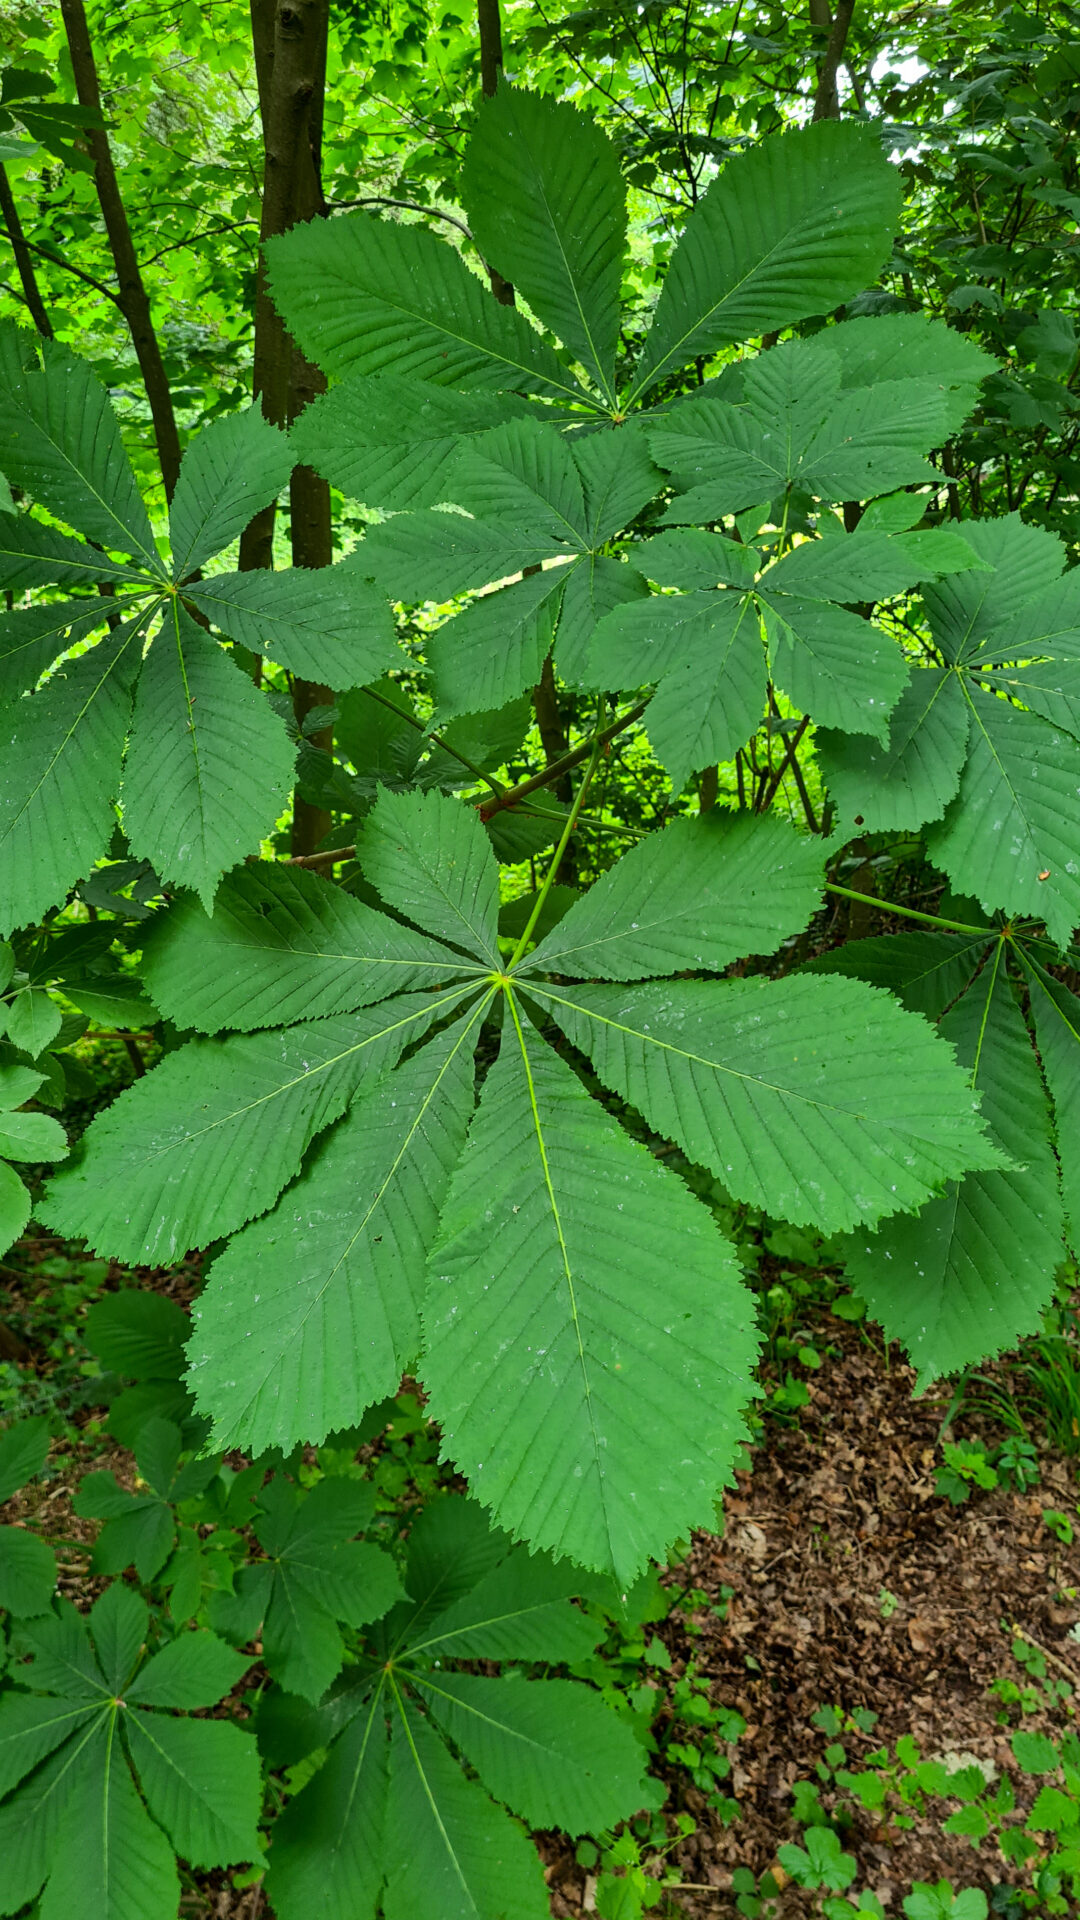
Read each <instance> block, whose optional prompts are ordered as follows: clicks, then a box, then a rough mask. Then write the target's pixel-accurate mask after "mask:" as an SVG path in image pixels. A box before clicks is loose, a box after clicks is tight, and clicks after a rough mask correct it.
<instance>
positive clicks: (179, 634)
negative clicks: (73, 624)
mask: <svg viewBox="0 0 1080 1920" xmlns="http://www.w3.org/2000/svg"><path fill="white" fill-rule="evenodd" d="M94 657H95V658H96V655H95V656H94ZM294 757H295V756H294V749H293V747H292V745H291V743H290V741H289V738H288V735H287V733H286V731H285V727H284V725H283V723H282V721H281V720H279V718H278V716H277V714H275V713H274V712H273V710H272V709H271V708H270V707H269V705H268V704H267V702H266V700H265V698H264V696H263V695H262V694H261V693H260V692H259V691H258V689H257V688H256V687H255V686H254V684H253V683H252V681H251V680H250V679H249V678H248V676H247V674H245V673H244V672H242V670H241V669H240V668H239V667H238V666H237V665H236V663H235V662H234V661H232V660H230V659H228V658H227V656H226V655H225V653H224V652H223V651H222V649H221V648H220V647H219V646H218V645H217V644H216V643H215V642H214V641H213V640H211V639H210V637H209V635H208V634H206V633H204V632H203V630H202V628H201V627H197V626H196V624H195V622H194V620H193V619H192V618H191V616H190V614H188V613H186V612H185V611H184V608H183V607H182V606H181V604H180V602H179V600H177V599H175V598H173V599H172V600H171V601H170V602H169V604H168V606H167V607H166V610H165V614H164V618H163V620H162V625H161V630H160V632H159V633H158V634H157V636H156V637H155V639H154V642H153V645H152V646H151V648H150V653H149V656H148V658H147V661H146V663H145V665H144V667H143V670H142V673H141V674H140V676H139V686H138V691H137V693H136V696H135V711H134V715H133V718H132V727H131V739H130V743H129V745H128V751H127V759H126V762H125V765H124V785H123V795H122V798H123V809H124V828H125V832H126V833H127V837H128V841H129V843H130V846H131V849H132V852H133V853H134V854H135V855H136V856H137V857H139V858H142V859H145V860H149V861H150V863H151V865H152V866H153V867H154V868H155V870H156V871H157V872H158V873H160V874H161V875H162V876H163V878H164V879H166V880H171V881H173V882H174V883H175V884H176V885H177V886H182V887H190V888H192V889H193V891H194V892H196V893H197V894H198V895H199V898H200V899H201V900H202V902H203V905H204V906H205V907H206V908H207V910H208V911H209V909H210V907H211V906H212V905H213V899H214V893H215V891H216V888H217V884H218V881H219V880H220V878H221V875H222V874H223V873H224V871H225V869H226V868H227V867H232V866H235V865H236V863H237V861H238V860H240V859H242V858H243V856H244V854H246V853H253V852H255V851H256V850H257V848H258V845H259V841H260V839H261V836H262V835H263V833H265V832H266V831H267V830H268V828H270V827H271V826H272V825H273V822H274V820H275V819H276V817H277V815H278V814H279V813H280V811H281V809H282V807H283V806H284V804H285V800H286V797H287V795H288V792H289V788H290V786H291V784H292V777H293V761H294Z"/></svg>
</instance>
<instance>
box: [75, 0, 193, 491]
mask: <svg viewBox="0 0 1080 1920" xmlns="http://www.w3.org/2000/svg"><path fill="white" fill-rule="evenodd" d="M60 11H61V13H62V14H63V17H64V29H65V32H66V34H67V43H68V50H69V52H70V54H71V70H72V74H73V75H74V79H75V91H76V93H77V94H78V96H79V104H80V105H81V106H84V107H93V108H94V109H95V110H96V111H97V112H98V113H100V112H101V88H100V86H99V84H98V73H97V66H96V63H95V60H94V49H93V47H92V45H91V43H90V29H89V27H88V26H87V23H86V9H85V7H84V6H83V0H60ZM84 138H85V141H86V146H87V150H88V152H89V154H90V157H91V159H92V160H93V162H94V179H95V182H96V184H97V194H98V201H99V203H100V206H101V215H102V219H103V220H104V222H105V231H106V233H107V235H108V239H109V248H110V251H111V253H112V257H113V265H114V266H115V268H116V279H117V287H118V300H119V305H120V308H121V310H122V312H123V315H124V318H125V320H126V321H127V323H128V327H129V329H130V332H131V338H132V342H133V343H134V347H135V353H136V356H137V358H138V362H139V368H140V371H141V373H142V377H143V384H144V385H145V387H146V395H147V399H148V400H149V402H150V414H151V418H152V420H153V422H154V438H155V440H156V441H157V450H158V459H159V460H160V462H161V477H162V479H163V480H164V482H165V494H166V498H167V499H169V500H171V499H172V496H173V491H174V489H175V486H176V481H177V476H178V474H179V472H180V435H179V433H178V432H177V427H176V415H175V414H174V412H173V404H172V394H171V392H170V390H169V381H168V377H167V375H166V372H165V364H164V361H163V360H162V357H161V347H160V345H159V343H158V337H157V334H156V333H155V331H154V322H153V318H152V316H151V312H150V301H149V298H148V297H147V292H146V288H145V286H144V285H143V278H142V274H141V273H140V271H139V262H138V259H137V257H136V253H135V244H134V241H133V240H132V237H131V228H130V226H129V225H128V217H127V212H126V210H125V207H124V202H123V200H122V199H121V197H120V185H119V182H118V180H117V178H116V168H115V167H114V165H113V157H112V148H111V147H110V145H109V136H108V134H107V133H106V131H105V129H104V127H89V128H87V130H86V133H85V135H84Z"/></svg>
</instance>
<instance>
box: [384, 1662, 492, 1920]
mask: <svg viewBox="0 0 1080 1920" xmlns="http://www.w3.org/2000/svg"><path fill="white" fill-rule="evenodd" d="M386 1678H387V1684H388V1685H389V1688H390V1691H391V1693H392V1694H393V1696H394V1704H395V1706H396V1707H397V1710H398V1713H399V1714H400V1715H401V1725H402V1727H403V1729H404V1733H405V1738H406V1740H407V1741H408V1743H409V1752H410V1753H411V1754H412V1757H413V1761H414V1763H415V1766H416V1771H417V1774H418V1775H419V1779H420V1785H421V1787H422V1788H423V1791H424V1798H425V1800H426V1801H427V1803H428V1805H429V1807H430V1808H431V1817H432V1819H433V1820H434V1822H435V1825H436V1826H437V1827H438V1829H439V1832H440V1834H441V1835H442V1841H443V1845H444V1846H445V1848H446V1851H447V1854H448V1855H449V1857H450V1859H451V1860H452V1861H453V1863H454V1871H455V1872H456V1874H457V1877H458V1879H459V1881H460V1882H461V1889H462V1892H463V1893H464V1894H465V1897H466V1899H467V1900H468V1901H469V1904H470V1905H471V1904H472V1895H471V1893H470V1891H469V1883H468V1881H467V1880H466V1878H465V1875H464V1873H463V1872H462V1870H461V1863H460V1861H459V1860H458V1857H457V1854H456V1853H455V1852H454V1848H453V1843H452V1841H451V1839H450V1835H449V1834H448V1833H447V1831H446V1824H445V1822H444V1820H443V1817H442V1814H441V1813H440V1812H439V1804H438V1801H437V1800H436V1798H435V1796H434V1794H433V1793H432V1791H431V1787H430V1785H429V1783H428V1777H427V1774H426V1773H425V1772H424V1768H423V1764H422V1762H421V1759H420V1755H419V1754H418V1753H417V1751H416V1742H415V1741H414V1739H413V1735H412V1728H411V1727H410V1725H409V1716H408V1714H407V1713H406V1711H405V1702H404V1700H403V1699H402V1697H401V1690H400V1688H399V1687H398V1683H397V1681H396V1680H395V1678H394V1676H393V1674H392V1673H389V1672H388V1673H387V1676H386Z"/></svg>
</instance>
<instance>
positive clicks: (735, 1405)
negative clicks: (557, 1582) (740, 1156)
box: [423, 1009, 756, 1582]
mask: <svg viewBox="0 0 1080 1920" xmlns="http://www.w3.org/2000/svg"><path fill="white" fill-rule="evenodd" d="M510 1011H511V1010H508V1018H507V1022H506V1025H505V1026H504V1032H503V1040H502V1045H501V1048H500V1053H499V1058H498V1061H497V1062H496V1065H495V1066H494V1067H493V1068H492V1070H491V1072H490V1074H489V1075H488V1078H487V1081H486V1082H485V1085H484V1089H483V1093H482V1095H481V1100H480V1105H479V1108H478V1112H477V1116H476V1119H475V1121H474V1122H473V1125H472V1128H471V1130H470V1134H469V1141H468V1145H467V1147H466V1150H465V1154H464V1156H463V1158H462V1161H461V1163H460V1166H459V1168H458V1170H457V1172H456V1174H455V1176H454V1179H453V1182H452V1184H451V1190H450V1197H449V1200H448V1202H447V1206H446V1210H445V1214H444V1222H443V1232H442V1238H441V1239H440V1242H439V1244H438V1246H437V1247H436V1248H435V1251H434V1253H433V1254H432V1258H431V1281H430V1290H429V1299H428V1305H427V1308H426V1312H425V1322H426V1328H427V1350H426V1355H425V1359H424V1363H423V1374H424V1379H425V1382H426V1384H427V1386H428V1389H429V1393H430V1405H431V1409H432V1412H433V1414H434V1416H435V1418H437V1419H439V1420H440V1421H441V1423H442V1427H443V1432H444V1435H445V1445H446V1449H447V1451H448V1453H449V1454H450V1455H451V1456H452V1457H453V1458H454V1459H455V1460H456V1461H458V1462H459V1464H460V1465H461V1467H462V1469H463V1470H464V1471H466V1472H467V1473H468V1475H469V1479H470V1485H471V1487H472V1489H473V1492H474V1493H475V1494H476V1496H477V1497H478V1498H479V1499H480V1500H482V1501H483V1502H484V1504H485V1505H486V1506H488V1507H490V1508H491V1509H492V1511H493V1512H494V1514H495V1517H496V1519H497V1520H498V1521H499V1522H500V1524H501V1525H503V1526H506V1527H508V1528H510V1529H511V1530H512V1531H513V1532H514V1533H516V1534H520V1535H522V1536H524V1537H527V1538H528V1540H529V1541H530V1543H531V1544H533V1545H534V1546H538V1547H543V1548H550V1549H552V1550H554V1551H555V1552H556V1553H569V1554H570V1555H571V1556H572V1557H573V1558H574V1559H576V1560H578V1561H580V1562H581V1563H582V1564H584V1565H588V1566H595V1567H605V1568H609V1569H611V1570H612V1571H613V1572H614V1573H615V1576H616V1578H617V1579H619V1580H622V1581H623V1582H625V1581H627V1580H629V1579H631V1578H632V1577H633V1576H634V1574H635V1573H636V1572H637V1571H639V1570H640V1568H641V1566H642V1565H643V1564H644V1561H645V1558H646V1555H647V1554H648V1553H649V1552H650V1551H653V1550H655V1543H656V1541H657V1540H658V1539H659V1538H660V1537H663V1538H665V1539H670V1538H674V1537H675V1536H676V1535H677V1534H680V1533H684V1532H685V1531H686V1529H687V1527H689V1526H692V1525H694V1524H696V1523H700V1522H703V1521H704V1520H705V1519H707V1517H708V1515H709V1514H710V1513H711V1511H712V1503H713V1501H714V1500H715V1498H716V1494H717V1492H718V1490H719V1487H720V1485H721V1484H722V1482H723V1479H724V1477H725V1475H726V1473H727V1472H728V1471H729V1468H730V1463H731V1459H732V1455H733V1451H734V1448H735V1446H736V1444H737V1442H738V1439H739V1435H740V1431H741V1421H740V1418H739V1413H738V1409H739V1405H740V1402H741V1401H742V1400H743V1399H744V1398H745V1397H746V1396H747V1395H748V1393H749V1391H750V1388H749V1367H750V1364H751V1360H752V1357H753V1353H754V1349H755V1344H756V1342H755V1335H754V1332H753V1330H752V1326H751V1319H750V1315H749V1313H748V1311H747V1302H746V1296H745V1295H744V1293H743V1291H742V1288H741V1286H740V1284H739V1281H738V1279H737V1268H736V1266H735V1263H734V1259H733V1256H732V1255H731V1253H730V1251H729V1249H728V1247H727V1244H726V1242H725V1241H724V1240H723V1239H722V1238H721V1237H720V1235H719V1234H718V1233H717V1231H716V1229H715V1228H714V1227H713V1225H712V1223H711V1221H710V1220H709V1219H708V1218H707V1217H706V1216H704V1215H702V1214H700V1213H698V1212H697V1210H696V1209H695V1208H694V1206H693V1204H692V1203H691V1201H690V1198H689V1196H688V1195H687V1193H686V1192H685V1189H684V1188H682V1187H681V1186H680V1184H679V1183H678V1181H677V1180H676V1179H675V1178H674V1176H671V1175H669V1174H668V1173H667V1172H666V1170H665V1169H663V1168H661V1167H660V1166H659V1165H658V1164H657V1162H656V1161H654V1160H653V1159H652V1158H651V1156H650V1155H649V1154H648V1153H647V1152H646V1150H645V1149H644V1148H642V1147H640V1146H638V1145H637V1144H636V1143H635V1142H633V1141H631V1140H630V1139H629V1138H628V1137H627V1135H626V1134H624V1133H623V1132H622V1130H621V1129H620V1128H619V1127H618V1126H617V1124H616V1123H615V1121H613V1120H610V1119H609V1118H607V1116H605V1115H602V1114H601V1113H599V1112H598V1111H596V1110H595V1109H591V1108H590V1103H589V1100H588V1097H587V1095H586V1093H585V1091H584V1089H583V1088H582V1086H581V1083H580V1082H579V1081H578V1079H577V1078H576V1076H575V1075H574V1074H573V1073H572V1072H571V1070H570V1068H569V1067H567V1066H566V1065H565V1064H564V1063H563V1062H561V1061H560V1060H558V1059H557V1058H556V1056H555V1055H554V1054H553V1053H551V1052H550V1051H549V1050H548V1049H547V1048H545V1047H544V1046H543V1045H542V1043H540V1042H539V1041H538V1040H536V1039H535V1038H534V1037H533V1036H531V1034H530V1035H528V1036H527V1034H526V1029H525V1028H524V1027H523V1026H522V1024H521V1021H520V1016H519V1015H518V1014H517V1012H516V1009H513V1010H512V1012H513V1018H512V1020H511V1018H510V1017H509V1016H510ZM616 1196H617V1197H616ZM613 1210H614V1211H613ZM613 1218H614V1219H615V1222H616V1224H615V1225H614V1227H613ZM494 1246H498V1249H499V1255H498V1261H497V1263H496V1262H494V1261H493V1259H492V1248H493V1247H494ZM676 1247H677V1248H678V1252H677V1254H676V1253H675V1248H676ZM663 1249H666V1252H665V1251H663ZM657 1261H663V1262H664V1265H665V1271H666V1272H667V1273H668V1274H669V1276H670V1278H669V1281H668V1283H667V1284H666V1286H665V1290H664V1295H663V1299H662V1302H661V1300H660V1299H659V1298H658V1296H657V1294H656V1290H655V1287H654V1285H653V1280H652V1275H653V1273H654V1271H655V1263H656V1262H657ZM706 1327H708V1329H709V1331H708V1332H707V1333H706V1332H705V1331H704V1329H705V1328H706ZM691 1328H692V1329H693V1332H691ZM540 1362H542V1363H543V1364H542V1365H541V1364H540ZM496 1367H497V1371H498V1378H499V1380H500V1382H501V1383H502V1384H501V1385H500V1387H499V1389H498V1391H497V1392H493V1390H492V1387H493V1379H494V1375H495V1369H496ZM511 1383H512V1384H511ZM507 1394H509V1399H510V1404H511V1406H512V1407H513V1417H512V1419H511V1420H510V1421H509V1422H508V1421H507V1419H506V1412H505V1407H506V1395H507ZM643 1401H645V1402H647V1403H648V1404H649V1405H650V1407H651V1408H652V1409H653V1412H652V1415H651V1417H650V1422H649V1429H648V1433H649V1439H648V1451H649V1454H650V1464H649V1465H648V1466H646V1464H645V1460H644V1457H643V1454H642V1448H643V1447H644V1445H645V1429H644V1428H643V1426H642V1422H641V1418H640V1408H641V1405H642V1403H643ZM706 1402H707V1404H708V1405H709V1407H710V1410H711V1417H710V1419H709V1422H708V1424H707V1425H705V1424H704V1423H703V1422H702V1420H701V1418H700V1411H699V1410H700V1407H701V1405H703V1404H705V1403H706ZM696 1410H697V1411H696ZM556 1487H558V1488H559V1489H560V1490H561V1491H560V1493H559V1495H558V1496H557V1497H556V1496H555V1488H556ZM570 1489H573V1496H572V1498H568V1493H569V1490H570ZM650 1543H652V1544H650Z"/></svg>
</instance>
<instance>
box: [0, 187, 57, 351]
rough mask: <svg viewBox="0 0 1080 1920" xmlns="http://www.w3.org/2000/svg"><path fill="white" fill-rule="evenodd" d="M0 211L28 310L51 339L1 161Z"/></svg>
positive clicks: (49, 323)
mask: <svg viewBox="0 0 1080 1920" xmlns="http://www.w3.org/2000/svg"><path fill="white" fill-rule="evenodd" d="M0 213H3V216H4V225H5V226H6V227H7V231H8V239H9V240H10V241H11V251H12V253H13V254H14V255H15V265H16V267H17V268H18V270H19V279H20V281H21V282H22V290H23V299H24V300H25V301H26V306H27V311H28V312H29V315H30V318H31V320H32V321H33V323H34V325H35V327H36V328H37V330H38V332H39V333H40V334H41V335H42V336H43V338H44V339H46V340H51V339H52V338H53V325H52V321H51V320H50V319H49V315H48V312H47V311H46V307H45V302H44V300H43V299H42V297H41V288H40V287H39V286H38V283H37V274H36V273H35V272H34V262H33V257H32V255H31V253H30V249H29V247H28V246H27V244H26V235H25V234H24V232H23V224H22V221H21V220H20V218H19V208H18V205H17V202H16V199H15V195H14V193H13V192H12V188H11V181H10V180H9V179H8V171H7V168H6V167H5V166H4V165H2V164H0Z"/></svg>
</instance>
